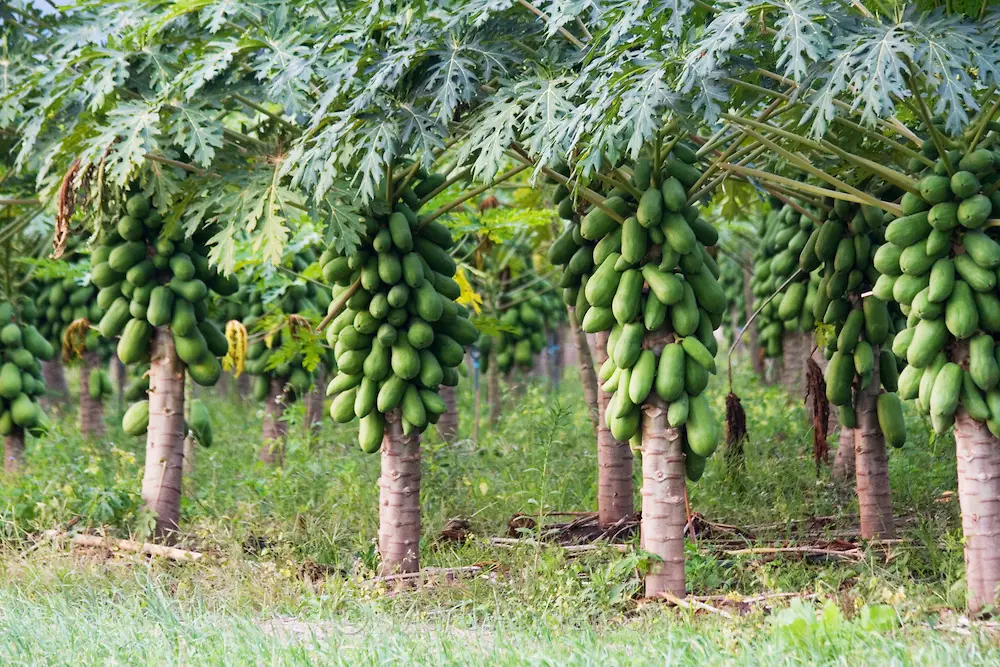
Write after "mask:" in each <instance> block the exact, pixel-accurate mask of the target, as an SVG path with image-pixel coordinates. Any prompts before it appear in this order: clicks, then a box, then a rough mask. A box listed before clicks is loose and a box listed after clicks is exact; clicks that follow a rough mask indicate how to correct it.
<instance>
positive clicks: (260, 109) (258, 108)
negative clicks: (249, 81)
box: [233, 95, 301, 132]
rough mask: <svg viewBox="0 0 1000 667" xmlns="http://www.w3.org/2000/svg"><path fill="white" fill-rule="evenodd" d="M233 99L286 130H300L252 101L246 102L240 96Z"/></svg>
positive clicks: (246, 100)
mask: <svg viewBox="0 0 1000 667" xmlns="http://www.w3.org/2000/svg"><path fill="white" fill-rule="evenodd" d="M233 99H234V100H236V101H237V102H239V103H240V104H242V105H244V106H246V107H249V108H251V109H253V110H254V111H256V112H257V113H261V114H264V115H265V116H267V117H268V118H270V119H271V120H273V121H274V122H276V123H278V124H279V125H281V126H282V127H284V128H286V129H289V130H294V131H295V132H301V129H300V128H299V127H298V126H296V125H294V124H293V123H289V122H288V121H287V120H285V119H284V118H282V117H281V116H279V115H278V114H276V113H274V112H273V111H270V110H268V109H266V108H265V107H263V106H261V105H260V104H257V103H256V102H253V101H252V100H248V99H247V98H245V97H243V96H242V95H233Z"/></svg>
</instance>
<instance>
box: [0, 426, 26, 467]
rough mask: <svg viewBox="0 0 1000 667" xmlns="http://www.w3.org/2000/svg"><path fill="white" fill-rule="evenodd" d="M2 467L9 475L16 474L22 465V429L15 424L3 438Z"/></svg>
mask: <svg viewBox="0 0 1000 667" xmlns="http://www.w3.org/2000/svg"><path fill="white" fill-rule="evenodd" d="M3 449H4V452H3V454H4V456H3V469H4V472H6V473H7V474H10V475H16V474H17V473H19V472H21V468H23V467H24V429H23V428H21V427H20V426H15V427H14V428H13V430H12V431H11V432H10V433H9V434H8V435H6V436H5V437H4V439H3Z"/></svg>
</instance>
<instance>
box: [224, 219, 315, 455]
mask: <svg viewBox="0 0 1000 667" xmlns="http://www.w3.org/2000/svg"><path fill="white" fill-rule="evenodd" d="M315 241H316V237H315V234H314V233H312V234H309V233H303V234H302V235H301V236H300V237H299V239H297V240H296V242H295V243H293V244H291V245H290V246H289V251H290V253H289V257H287V258H286V261H285V262H283V263H282V264H279V265H276V266H272V265H264V266H261V267H258V268H257V270H256V271H255V272H254V273H256V274H257V275H256V276H252V277H250V280H251V281H252V283H253V285H254V289H253V291H251V292H250V293H249V295H248V305H249V309H248V314H247V317H246V318H244V320H243V324H244V325H245V326H246V328H247V330H248V333H249V334H250V337H251V338H250V344H249V347H248V349H247V359H246V371H247V372H248V373H249V374H250V375H251V376H253V379H252V381H251V392H252V396H253V398H254V399H255V400H259V401H264V402H265V417H264V424H263V434H262V435H263V442H262V444H261V450H260V459H261V461H263V462H265V463H272V464H273V463H280V462H281V461H282V460H283V458H284V442H285V436H286V431H287V425H286V422H285V419H284V411H285V409H286V408H287V407H288V406H289V405H291V404H292V403H293V402H294V401H296V400H300V399H305V398H306V397H307V396H308V395H309V393H310V391H311V389H312V388H313V386H314V385H315V384H316V383H317V382H318V381H319V372H320V369H321V368H322V367H324V366H326V367H330V368H332V367H334V364H333V359H332V350H330V349H328V348H327V347H326V346H325V345H324V344H323V341H322V340H321V339H320V338H318V337H317V336H316V333H315V331H314V329H315V328H316V326H317V325H318V324H319V322H320V320H321V319H322V314H324V313H325V312H326V310H327V308H328V307H329V305H330V290H329V288H328V287H327V286H326V285H324V284H322V283H320V282H317V281H314V280H312V279H310V278H308V277H307V273H316V274H317V277H318V274H319V268H318V265H317V263H316V256H315V255H314V254H313V252H312V250H311V249H310V248H309V247H308V244H309V243H313V242H315ZM310 267H312V269H311V268H310Z"/></svg>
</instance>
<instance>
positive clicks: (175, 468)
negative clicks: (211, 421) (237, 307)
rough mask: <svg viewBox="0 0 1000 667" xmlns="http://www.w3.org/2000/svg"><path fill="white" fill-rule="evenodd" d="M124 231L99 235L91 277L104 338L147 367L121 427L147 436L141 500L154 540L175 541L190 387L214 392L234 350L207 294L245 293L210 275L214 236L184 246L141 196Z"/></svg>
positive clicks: (131, 200)
mask: <svg viewBox="0 0 1000 667" xmlns="http://www.w3.org/2000/svg"><path fill="white" fill-rule="evenodd" d="M137 189H138V188H137ZM118 211H119V213H118V215H119V217H118V220H117V224H116V225H114V226H113V227H112V226H107V227H102V228H100V229H99V230H98V239H97V245H96V247H95V248H94V249H93V251H92V253H91V276H92V280H93V282H94V285H95V286H96V287H98V288H100V290H101V291H100V293H99V294H98V299H101V300H102V301H110V305H109V306H108V309H107V312H106V313H105V314H104V316H103V317H102V318H101V321H100V323H99V324H98V329H99V331H100V333H101V335H102V336H103V337H104V338H106V339H109V340H110V339H113V338H118V345H117V353H118V358H119V359H120V360H121V361H122V363H124V364H126V365H127V364H137V363H149V364H150V369H149V391H148V394H149V397H148V399H147V400H141V401H138V402H137V403H134V404H133V405H132V406H131V407H130V408H129V409H128V410H127V411H126V412H125V415H124V417H123V418H122V428H123V429H124V430H125V432H126V433H128V434H130V435H141V434H146V466H145V473H144V475H143V484H142V494H143V499H144V501H145V502H146V505H147V507H148V508H149V509H150V510H151V512H152V513H153V515H154V517H155V526H154V534H155V535H156V537H158V538H165V539H167V540H172V539H174V536H175V534H176V532H177V529H178V526H179V519H180V497H181V481H182V475H183V459H184V439H185V436H186V435H187V432H188V429H187V426H186V424H185V419H184V416H185V409H184V403H185V396H184V393H185V392H184V385H185V377H186V375H189V376H190V377H191V379H192V380H193V381H194V382H196V383H197V384H199V385H202V386H212V385H214V384H215V383H216V382H217V381H218V380H219V377H220V376H221V374H222V365H221V362H220V360H219V359H220V358H221V357H224V356H225V355H226V354H227V352H228V350H229V342H228V340H227V338H226V336H225V334H224V333H223V332H222V331H221V330H220V328H219V326H218V325H217V324H216V323H215V322H213V321H212V320H210V319H208V302H209V301H208V294H209V290H211V291H213V292H216V293H218V294H222V295H227V294H234V293H235V292H236V290H237V289H238V287H239V285H238V283H237V282H236V279H235V278H234V277H233V276H229V277H225V276H223V275H221V274H219V273H218V272H217V271H216V270H215V269H214V268H212V267H211V266H210V265H209V261H208V257H207V255H208V252H209V250H208V247H207V245H206V242H207V240H208V239H209V238H211V237H212V236H213V235H214V234H215V233H216V232H217V230H213V229H211V228H208V229H205V230H202V231H201V232H199V233H197V234H195V235H194V236H186V235H185V233H184V230H183V228H182V227H181V226H180V225H179V224H176V223H175V224H172V225H168V224H165V222H164V218H163V215H162V214H161V213H160V212H159V210H158V209H156V208H155V207H154V206H153V205H151V202H150V200H149V199H147V198H146V197H145V195H143V194H141V193H140V192H135V193H133V194H130V195H129V196H128V198H127V199H126V200H125V201H124V202H121V203H120V204H119V208H118Z"/></svg>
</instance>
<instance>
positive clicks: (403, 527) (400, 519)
mask: <svg viewBox="0 0 1000 667" xmlns="http://www.w3.org/2000/svg"><path fill="white" fill-rule="evenodd" d="M378 487H379V529H378V549H379V553H380V555H381V557H382V574H383V575H388V574H396V573H405V572H417V571H418V570H419V569H420V436H417V435H410V436H407V435H403V428H402V425H401V424H400V413H399V410H398V409H396V410H393V411H392V412H391V413H389V414H387V415H386V416H385V435H384V436H383V438H382V474H381V476H380V477H379V480H378Z"/></svg>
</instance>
